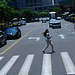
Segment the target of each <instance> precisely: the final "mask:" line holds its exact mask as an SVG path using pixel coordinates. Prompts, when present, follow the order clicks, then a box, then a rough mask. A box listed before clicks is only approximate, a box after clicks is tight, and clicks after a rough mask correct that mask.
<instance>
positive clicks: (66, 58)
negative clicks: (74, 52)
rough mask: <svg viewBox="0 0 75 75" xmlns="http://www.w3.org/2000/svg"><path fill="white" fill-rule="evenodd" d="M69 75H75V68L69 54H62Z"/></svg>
mask: <svg viewBox="0 0 75 75" xmlns="http://www.w3.org/2000/svg"><path fill="white" fill-rule="evenodd" d="M61 56H62V60H63V62H64V66H65V69H66V72H67V74H75V66H74V64H73V62H72V60H71V58H70V56H69V54H68V53H67V52H61Z"/></svg>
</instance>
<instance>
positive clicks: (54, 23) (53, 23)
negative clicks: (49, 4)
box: [49, 19, 61, 29]
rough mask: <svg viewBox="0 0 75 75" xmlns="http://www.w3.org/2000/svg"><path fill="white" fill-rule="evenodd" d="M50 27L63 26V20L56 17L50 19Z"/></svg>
mask: <svg viewBox="0 0 75 75" xmlns="http://www.w3.org/2000/svg"><path fill="white" fill-rule="evenodd" d="M49 27H52V28H53V29H54V28H61V21H60V20H56V19H51V20H50V21H49Z"/></svg>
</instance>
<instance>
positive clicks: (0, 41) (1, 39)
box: [0, 30, 7, 46]
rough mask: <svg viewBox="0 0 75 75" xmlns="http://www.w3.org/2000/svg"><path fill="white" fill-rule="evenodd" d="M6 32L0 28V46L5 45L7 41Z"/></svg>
mask: <svg viewBox="0 0 75 75" xmlns="http://www.w3.org/2000/svg"><path fill="white" fill-rule="evenodd" d="M6 39H7V37H6V34H5V33H4V32H3V31H1V30H0V46H2V45H5V44H6V43H7V40H6Z"/></svg>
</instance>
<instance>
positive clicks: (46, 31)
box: [42, 29, 49, 37]
mask: <svg viewBox="0 0 75 75" xmlns="http://www.w3.org/2000/svg"><path fill="white" fill-rule="evenodd" d="M46 33H49V30H48V29H46V30H45V31H44V32H43V33H42V34H43V36H44V37H46Z"/></svg>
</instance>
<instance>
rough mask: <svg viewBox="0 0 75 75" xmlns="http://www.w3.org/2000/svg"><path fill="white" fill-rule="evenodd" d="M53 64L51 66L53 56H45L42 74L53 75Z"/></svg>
mask: <svg viewBox="0 0 75 75" xmlns="http://www.w3.org/2000/svg"><path fill="white" fill-rule="evenodd" d="M51 66H52V64H51V55H50V54H44V55H43V65H42V74H41V75H52V67H51Z"/></svg>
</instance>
